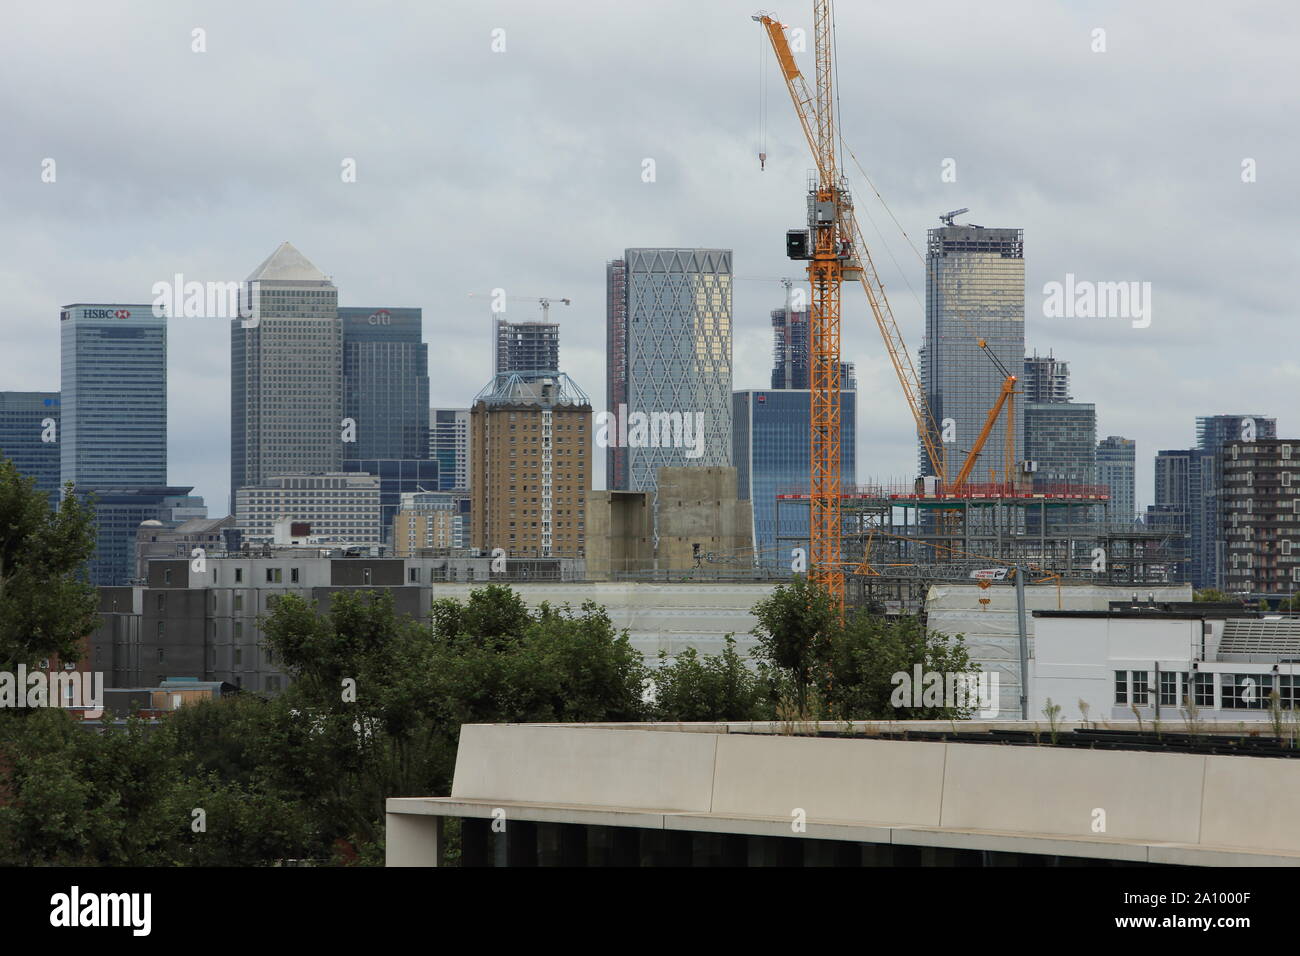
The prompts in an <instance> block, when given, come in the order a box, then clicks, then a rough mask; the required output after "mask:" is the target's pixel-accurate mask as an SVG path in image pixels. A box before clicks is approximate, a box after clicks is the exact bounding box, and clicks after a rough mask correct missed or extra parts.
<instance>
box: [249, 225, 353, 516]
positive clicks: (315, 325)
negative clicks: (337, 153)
mask: <svg viewBox="0 0 1300 956" xmlns="http://www.w3.org/2000/svg"><path fill="white" fill-rule="evenodd" d="M248 282H249V284H250V286H251V288H250V290H249V292H248V293H246V294H247V295H249V296H250V297H251V295H256V296H257V301H258V310H259V312H258V316H257V320H256V323H255V324H254V323H253V322H252V320H245V319H239V318H235V319H232V320H231V323H230V497H231V505H232V510H233V505H234V501H235V494H236V492H237V491H238V490H239V489H240V488H243V487H245V486H250V485H255V484H258V483H260V482H261V481H262V480H264V479H266V478H271V477H274V476H277V475H319V474H327V473H330V472H338V471H339V470H340V465H341V463H342V460H343V448H344V442H343V440H342V437H343V432H342V422H343V332H342V326H341V325H340V323H339V316H338V290H337V289H336V288H335V287H334V283H333V282H331V281H330V280H329V279H328V278H327V277H326V276H325V275H324V274H323V273H322V272H321V271H320V270H319V269H317V268H316V267H315V266H314V265H312V264H311V263H310V262H309V261H308V260H307V259H306V257H305V256H303V254H302V253H300V252H299V251H298V250H297V249H295V248H294V247H293V246H291V245H290V244H289V243H287V242H285V243H281V244H280V246H279V247H278V248H277V249H276V250H275V252H273V253H272V254H271V255H270V256H268V257H267V259H266V260H265V261H264V262H263V263H262V264H261V265H260V266H258V267H257V268H256V269H255V270H254V271H253V274H252V275H250V276H249V277H248Z"/></svg>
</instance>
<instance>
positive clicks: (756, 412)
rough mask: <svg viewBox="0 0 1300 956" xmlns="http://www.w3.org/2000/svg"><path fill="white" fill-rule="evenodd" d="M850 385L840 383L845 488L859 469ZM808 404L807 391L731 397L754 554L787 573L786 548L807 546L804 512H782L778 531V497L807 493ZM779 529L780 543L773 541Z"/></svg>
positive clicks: (739, 483)
mask: <svg viewBox="0 0 1300 956" xmlns="http://www.w3.org/2000/svg"><path fill="white" fill-rule="evenodd" d="M852 385H853V382H852V380H850V379H844V380H843V384H842V387H841V389H840V481H841V483H842V484H843V485H844V486H845V487H848V486H851V485H853V484H855V483H856V469H857V442H856V439H855V436H856V424H857V392H856V391H854V390H853V388H852V387H851V386H852ZM811 399H812V393H811V392H810V391H809V390H808V389H806V388H791V389H772V390H770V391H760V390H758V389H742V390H740V391H737V392H735V393H733V395H732V402H733V405H732V422H733V430H732V453H731V458H732V461H734V462H735V467H736V494H737V497H738V498H739V499H740V500H742V501H745V500H748V501H749V502H750V503H751V505H752V513H753V523H754V526H753V541H754V551H755V553H756V555H757V559H758V562H759V564H762V565H765V566H769V567H778V566H781V565H784V566H785V567H787V568H788V567H789V565H790V549H791V548H795V547H805V548H806V547H808V509H807V508H788V509H783V510H782V512H781V523H780V528H779V529H778V527H777V514H776V496H777V494H779V493H782V492H786V491H796V492H799V493H807V491H808V485H809V478H808V475H809V467H810V455H811V449H810V448H809V436H810V435H811V433H812V405H811ZM778 530H779V531H780V535H781V538H782V539H783V540H780V541H778V540H777V532H778ZM787 539H788V540H787Z"/></svg>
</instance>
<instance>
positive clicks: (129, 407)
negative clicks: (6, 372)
mask: <svg viewBox="0 0 1300 956" xmlns="http://www.w3.org/2000/svg"><path fill="white" fill-rule="evenodd" d="M59 319H60V323H59V328H60V339H61V342H60V345H61V351H62V356H61V359H62V384H61V387H60V391H61V402H62V404H61V409H62V412H63V414H62V423H61V434H60V435H59V449H60V474H61V477H60V483H62V482H67V481H72V482H75V483H76V485H77V487H78V488H79V489H81V488H94V487H111V488H126V487H145V486H160V485H165V484H167V319H166V318H165V317H159V316H155V315H154V314H153V309H152V306H148V305H108V304H102V305H87V304H76V305H65V306H64V307H63V309H62V311H61V312H60V315H59Z"/></svg>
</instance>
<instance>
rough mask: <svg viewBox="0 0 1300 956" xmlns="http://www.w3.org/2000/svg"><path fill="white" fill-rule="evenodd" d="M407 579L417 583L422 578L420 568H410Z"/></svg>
mask: <svg viewBox="0 0 1300 956" xmlns="http://www.w3.org/2000/svg"><path fill="white" fill-rule="evenodd" d="M407 580H409V581H410V582H411V583H412V584H415V583H417V582H418V581H419V580H420V569H419V568H410V569H409V570H408V572H407Z"/></svg>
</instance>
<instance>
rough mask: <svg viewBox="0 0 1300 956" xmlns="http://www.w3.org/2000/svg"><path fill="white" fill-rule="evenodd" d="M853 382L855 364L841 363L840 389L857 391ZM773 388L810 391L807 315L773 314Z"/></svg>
mask: <svg viewBox="0 0 1300 956" xmlns="http://www.w3.org/2000/svg"><path fill="white" fill-rule="evenodd" d="M853 379H854V374H853V363H852V362H841V363H840V388H842V389H855V388H857V384H856V382H855V381H854V380H853ZM772 387H773V388H808V312H807V311H803V312H797V311H795V310H793V309H773V310H772ZM810 427H811V426H810Z"/></svg>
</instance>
